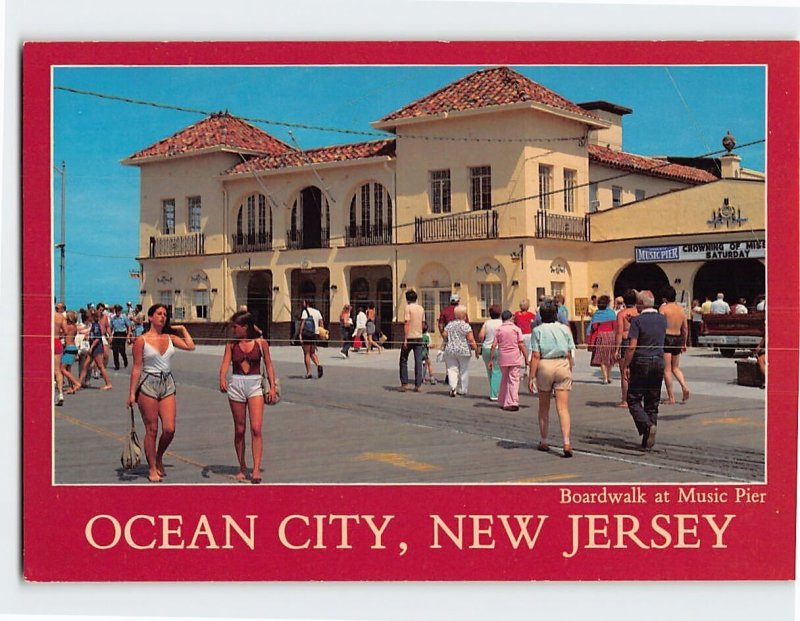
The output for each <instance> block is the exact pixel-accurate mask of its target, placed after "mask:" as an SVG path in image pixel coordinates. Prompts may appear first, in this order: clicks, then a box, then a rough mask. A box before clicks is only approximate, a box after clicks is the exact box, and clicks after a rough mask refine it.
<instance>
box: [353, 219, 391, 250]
mask: <svg viewBox="0 0 800 621" xmlns="http://www.w3.org/2000/svg"><path fill="white" fill-rule="evenodd" d="M344 243H345V245H346V246H380V245H382V244H391V243H392V229H391V227H389V226H387V225H386V224H373V225H370V226H357V225H356V226H352V225H350V226H346V227H345V233H344Z"/></svg>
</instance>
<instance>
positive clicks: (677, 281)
mask: <svg viewBox="0 0 800 621" xmlns="http://www.w3.org/2000/svg"><path fill="white" fill-rule="evenodd" d="M682 282H683V281H682V280H681V279H680V278H676V279H675V284H676V285H679V284H681V283H682Z"/></svg>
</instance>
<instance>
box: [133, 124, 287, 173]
mask: <svg viewBox="0 0 800 621" xmlns="http://www.w3.org/2000/svg"><path fill="white" fill-rule="evenodd" d="M214 148H219V149H222V148H224V149H231V150H234V151H245V152H249V153H258V154H264V155H277V154H278V153H285V152H287V151H293V150H294V149H292V147H290V146H289V145H287V144H285V143H283V142H281V141H280V140H278V139H277V138H275V137H273V136H270V135H269V134H268V133H267V132H265V131H263V130H260V129H259V128H257V127H254V126H253V125H250V124H249V123H246V122H244V121H243V120H242V119H240V118H237V117H235V116H232V115H230V114H228V113H227V112H222V113H219V114H212V115H211V116H208V117H206V118H204V119H203V120H202V121H200V122H199V123H195V124H194V125H190V126H189V127H186V128H184V129H182V130H180V131H179V132H177V133H176V134H173V135H172V136H170V137H169V138H164V139H163V140H160V141H158V142H156V143H155V144H153V145H151V146H149V147H147V148H146V149H142V150H141V151H138V152H136V153H134V154H133V155H131V156H130V157H128V158H127V160H126V161H128V162H136V161H139V160H143V159H146V158H157V157H171V156H175V155H183V154H186V153H190V152H192V151H200V150H203V149H214Z"/></svg>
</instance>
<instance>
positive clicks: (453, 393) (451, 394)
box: [450, 388, 456, 397]
mask: <svg viewBox="0 0 800 621" xmlns="http://www.w3.org/2000/svg"><path fill="white" fill-rule="evenodd" d="M450 396H451V397H455V396H456V389H455V388H451V389H450Z"/></svg>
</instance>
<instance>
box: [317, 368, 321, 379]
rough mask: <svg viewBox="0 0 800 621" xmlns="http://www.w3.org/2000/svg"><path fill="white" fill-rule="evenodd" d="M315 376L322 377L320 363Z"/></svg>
mask: <svg viewBox="0 0 800 621" xmlns="http://www.w3.org/2000/svg"><path fill="white" fill-rule="evenodd" d="M317 377H322V365H319V366H318V367H317Z"/></svg>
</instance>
